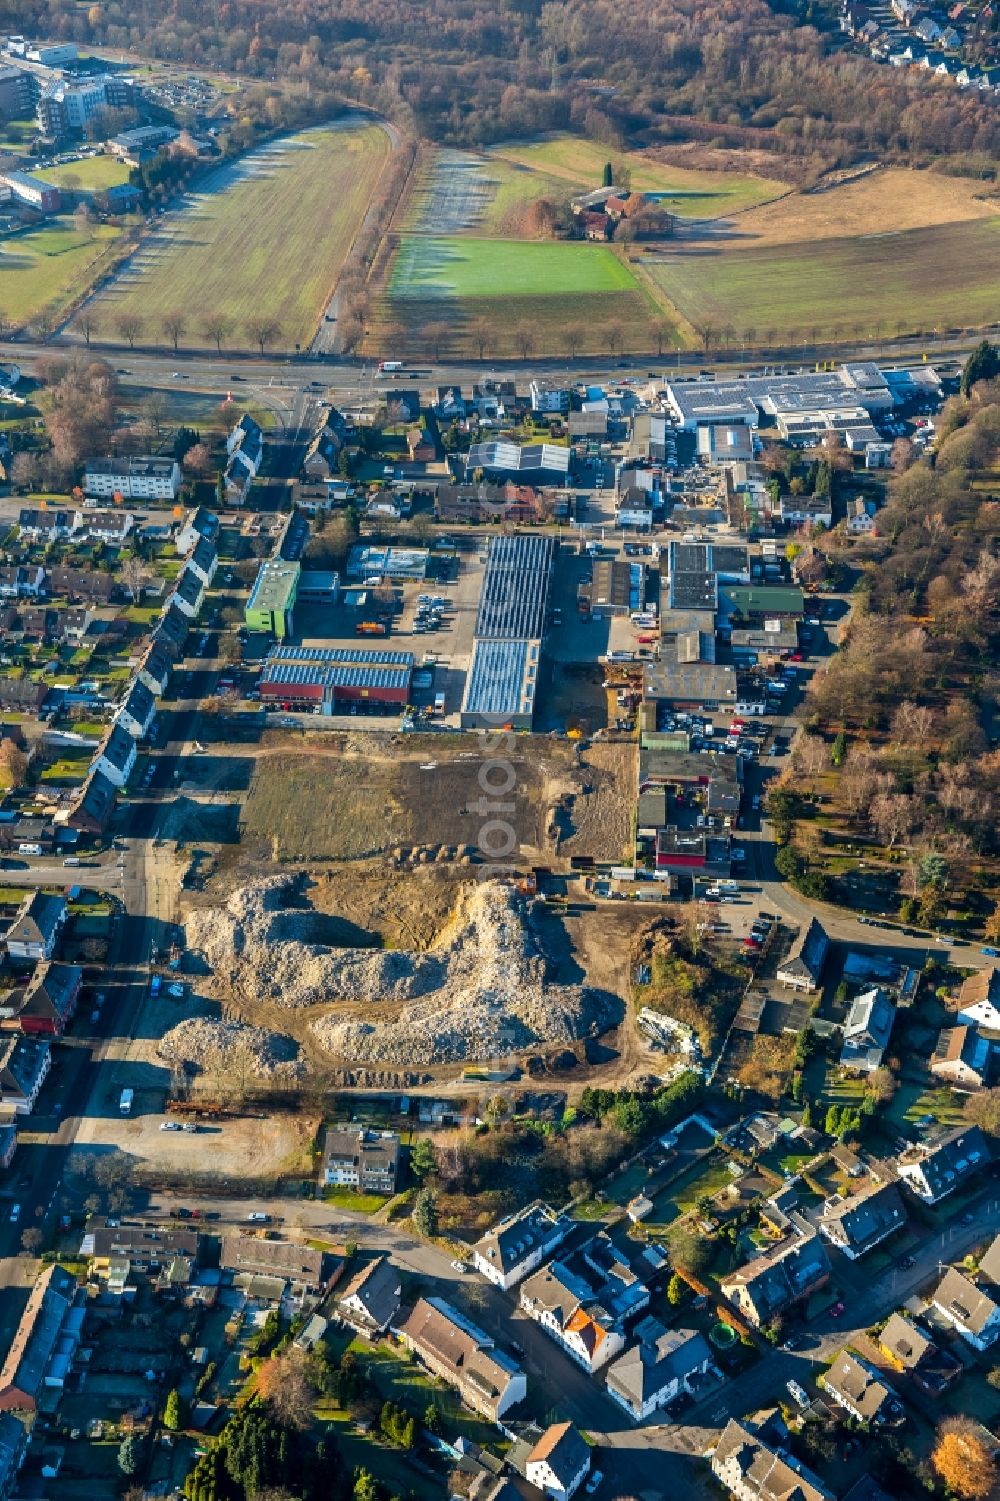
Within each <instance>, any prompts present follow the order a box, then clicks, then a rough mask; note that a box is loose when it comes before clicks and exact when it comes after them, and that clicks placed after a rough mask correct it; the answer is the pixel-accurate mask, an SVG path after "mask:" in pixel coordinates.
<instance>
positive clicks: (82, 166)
mask: <svg viewBox="0 0 1000 1501" xmlns="http://www.w3.org/2000/svg"><path fill="white" fill-rule="evenodd" d="M31 175H32V177H40V178H41V179H42V181H43V182H54V183H55V184H56V186H57V187H60V188H65V189H66V191H67V192H80V193H103V192H104V190H105V189H106V188H114V187H117V186H118V185H119V183H123V182H128V168H127V167H126V165H125V163H124V162H120V161H118V160H117V159H116V158H115V157H113V156H88V157H83V158H82V159H81V160H80V161H78V162H63V163H61V164H60V165H59V166H56V167H42V168H40V169H39V170H38V171H37V172H33V173H32V174H31Z"/></svg>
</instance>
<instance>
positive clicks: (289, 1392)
mask: <svg viewBox="0 0 1000 1501" xmlns="http://www.w3.org/2000/svg"><path fill="white" fill-rule="evenodd" d="M257 1392H258V1394H259V1396H260V1397H261V1398H262V1399H263V1400H264V1401H265V1402H266V1403H267V1404H268V1406H269V1407H271V1408H272V1409H273V1410H274V1414H275V1417H277V1418H279V1419H280V1421H281V1422H282V1423H284V1424H285V1425H286V1427H288V1428H297V1429H300V1430H304V1429H306V1428H308V1427H309V1424H310V1421H311V1420H312V1409H313V1405H314V1402H315V1396H316V1388H315V1386H314V1384H313V1381H312V1379H311V1376H310V1372H309V1365H308V1360H307V1357H306V1355H305V1352H304V1351H302V1350H299V1349H297V1348H296V1347H295V1346H294V1345H292V1346H290V1348H289V1349H287V1350H285V1351H284V1352H283V1354H281V1355H272V1356H271V1358H270V1360H265V1361H264V1363H263V1365H261V1367H260V1368H259V1370H258V1372H257Z"/></svg>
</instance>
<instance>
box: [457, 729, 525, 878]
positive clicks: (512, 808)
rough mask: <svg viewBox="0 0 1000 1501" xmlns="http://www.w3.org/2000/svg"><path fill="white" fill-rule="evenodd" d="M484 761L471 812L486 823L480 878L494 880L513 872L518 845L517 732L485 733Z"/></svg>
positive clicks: (480, 840)
mask: <svg viewBox="0 0 1000 1501" xmlns="http://www.w3.org/2000/svg"><path fill="white" fill-rule="evenodd" d="M484 735H485V737H486V743H485V744H484V747H483V761H482V763H481V765H480V767H479V778H478V780H479V789H480V793H481V796H480V798H479V801H478V802H475V803H470V805H469V811H470V813H478V814H479V816H480V818H482V820H483V822H482V823H481V824H480V826H479V834H478V838H477V840H476V844H477V847H478V849H479V853H480V854H481V855H482V856H483V857H484V864H482V865H480V867H479V869H478V871H477V877H478V879H479V880H480V881H492V880H495V879H496V878H497V877H498V876H510V875H513V874H514V871H515V866H514V864H512V863H511V857H512V856H514V855H515V852H516V851H517V850H518V848H519V843H518V837H517V830H516V829H515V827H514V824H513V822H512V818H513V815H514V813H515V812H516V808H517V805H516V803H515V802H514V801H512V799H511V794H512V793H513V791H514V789H515V787H516V786H517V772H516V770H515V768H514V760H513V757H514V740H515V737H514V733H513V731H512V730H509V729H504V728H502V727H500V726H498V727H497V729H496V731H493V730H486V731H485V732H484Z"/></svg>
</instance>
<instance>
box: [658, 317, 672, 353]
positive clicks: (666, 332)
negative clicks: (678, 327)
mask: <svg viewBox="0 0 1000 1501" xmlns="http://www.w3.org/2000/svg"><path fill="white" fill-rule="evenodd" d="M672 334H673V329H672V328H671V326H670V324H669V323H664V322H663V321H662V319H661V320H660V321H659V322H658V323H654V324H653V338H654V339H655V340H656V353H657V355H662V354H663V350H664V346H665V345H667V344H669V343H670V342H671V336H672Z"/></svg>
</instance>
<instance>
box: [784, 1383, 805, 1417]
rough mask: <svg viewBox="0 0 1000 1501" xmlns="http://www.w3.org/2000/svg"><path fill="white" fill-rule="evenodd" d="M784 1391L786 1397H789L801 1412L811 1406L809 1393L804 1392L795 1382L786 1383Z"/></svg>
mask: <svg viewBox="0 0 1000 1501" xmlns="http://www.w3.org/2000/svg"><path fill="white" fill-rule="evenodd" d="M785 1390H786V1391H787V1392H788V1395H789V1396H790V1397H791V1399H792V1401H793V1402H796V1403H797V1404H798V1406H799V1407H801V1408H802V1410H803V1411H805V1409H806V1408H807V1407H809V1406H810V1405H811V1404H810V1401H809V1393H808V1392H807V1391H806V1390H805V1388H804V1387H801V1386H800V1385H799V1383H798V1382H797V1381H786V1382H785Z"/></svg>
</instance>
